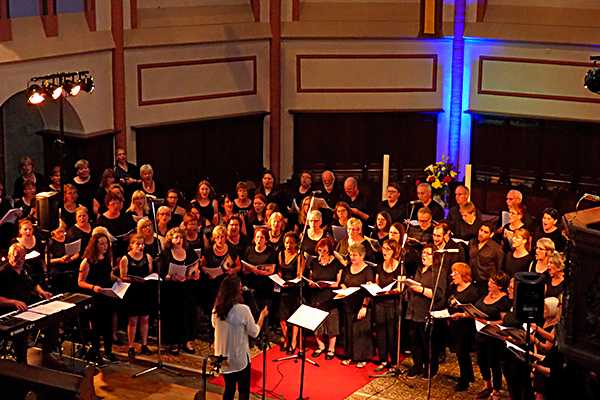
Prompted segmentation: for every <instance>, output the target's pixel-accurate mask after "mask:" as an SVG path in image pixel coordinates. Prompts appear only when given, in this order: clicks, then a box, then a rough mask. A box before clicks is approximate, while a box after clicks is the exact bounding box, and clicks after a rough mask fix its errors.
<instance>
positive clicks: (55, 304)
mask: <svg viewBox="0 0 600 400" xmlns="http://www.w3.org/2000/svg"><path fill="white" fill-rule="evenodd" d="M71 307H75V304H73V303H66V302H64V301H60V300H54V301H51V302H49V303H44V304H40V305H38V306H35V307H32V308H30V309H29V310H28V311H31V312H34V313H37V314H43V315H52V314H56V313H57V312H60V311H63V310H68V309H69V308H71Z"/></svg>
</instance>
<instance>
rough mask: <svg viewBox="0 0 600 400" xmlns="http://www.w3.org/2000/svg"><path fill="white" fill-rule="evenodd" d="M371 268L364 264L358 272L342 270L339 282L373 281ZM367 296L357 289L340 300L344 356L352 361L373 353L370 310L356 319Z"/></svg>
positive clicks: (344, 283)
mask: <svg viewBox="0 0 600 400" xmlns="http://www.w3.org/2000/svg"><path fill="white" fill-rule="evenodd" d="M374 279H375V276H374V274H373V269H372V268H370V267H369V266H365V267H364V268H363V269H362V270H361V271H360V272H358V273H356V274H353V273H352V272H351V271H350V267H349V266H348V267H346V268H344V269H343V270H342V280H341V282H340V283H341V284H343V285H346V287H353V286H354V287H356V286H360V285H362V284H363V283H367V282H373V281H374ZM366 296H367V294H366V291H364V290H359V291H357V292H355V293H353V294H351V295H350V296H348V297H346V298H344V299H343V300H342V310H343V320H344V322H343V323H344V335H345V340H344V349H345V351H346V357H347V358H350V359H352V360H354V361H368V360H369V359H370V358H371V356H372V355H373V337H372V335H371V310H370V309H369V308H367V315H366V316H365V318H363V319H362V320H358V319H357V315H358V312H359V310H360V308H361V307H362V304H363V301H364V299H365V297H366Z"/></svg>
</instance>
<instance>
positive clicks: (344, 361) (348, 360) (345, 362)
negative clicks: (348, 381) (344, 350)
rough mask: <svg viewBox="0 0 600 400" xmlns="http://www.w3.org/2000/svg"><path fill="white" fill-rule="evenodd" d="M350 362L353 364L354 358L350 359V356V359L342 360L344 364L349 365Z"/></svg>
mask: <svg viewBox="0 0 600 400" xmlns="http://www.w3.org/2000/svg"><path fill="white" fill-rule="evenodd" d="M350 364H352V360H351V359H349V358H348V359H346V360H343V361H342V365H345V366H348V365H350Z"/></svg>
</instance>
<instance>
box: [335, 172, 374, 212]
mask: <svg viewBox="0 0 600 400" xmlns="http://www.w3.org/2000/svg"><path fill="white" fill-rule="evenodd" d="M344 193H345V194H344V195H343V196H342V198H341V199H340V200H342V201H345V202H346V203H348V204H349V205H350V209H351V210H352V216H353V217H357V218H359V219H360V220H361V221H362V222H366V221H367V220H368V219H369V214H368V211H369V202H368V199H367V197H366V196H365V195H364V194H362V193H361V192H360V191H359V190H358V182H357V181H356V179H355V178H353V177H349V178H346V180H345V181H344Z"/></svg>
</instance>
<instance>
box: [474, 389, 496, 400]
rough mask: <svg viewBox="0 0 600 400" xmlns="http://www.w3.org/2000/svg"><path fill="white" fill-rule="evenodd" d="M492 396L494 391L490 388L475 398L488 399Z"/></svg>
mask: <svg viewBox="0 0 600 400" xmlns="http://www.w3.org/2000/svg"><path fill="white" fill-rule="evenodd" d="M491 394H492V389H490V388H484V389H483V390H482V391H481V392H479V393H477V396H476V397H475V398H477V399H487V398H489V397H490V395H491Z"/></svg>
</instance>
